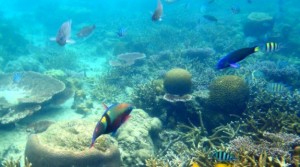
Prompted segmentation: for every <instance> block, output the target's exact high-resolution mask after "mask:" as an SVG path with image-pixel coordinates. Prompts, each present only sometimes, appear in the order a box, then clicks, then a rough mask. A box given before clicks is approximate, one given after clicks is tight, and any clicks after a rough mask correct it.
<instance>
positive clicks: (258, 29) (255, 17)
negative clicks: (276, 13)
mask: <svg viewBox="0 0 300 167" xmlns="http://www.w3.org/2000/svg"><path fill="white" fill-rule="evenodd" d="M247 18H248V19H247V21H246V22H245V23H244V25H243V31H244V34H245V36H254V37H260V36H262V35H265V34H266V33H268V32H272V29H273V26H274V19H273V17H272V16H270V15H269V14H267V13H262V12H252V13H250V14H249V15H248V17H247Z"/></svg>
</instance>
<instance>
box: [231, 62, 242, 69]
mask: <svg viewBox="0 0 300 167" xmlns="http://www.w3.org/2000/svg"><path fill="white" fill-rule="evenodd" d="M230 67H233V68H239V67H240V65H239V64H237V63H232V64H230Z"/></svg>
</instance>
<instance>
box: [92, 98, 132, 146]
mask: <svg viewBox="0 0 300 167" xmlns="http://www.w3.org/2000/svg"><path fill="white" fill-rule="evenodd" d="M103 105H104V107H105V112H104V114H103V115H102V117H101V119H100V120H99V121H98V122H97V125H96V127H95V129H94V133H93V137H92V143H91V146H90V148H91V147H93V146H94V144H95V141H96V139H97V138H98V137H99V136H101V135H102V134H108V133H111V132H113V133H115V132H116V131H117V130H118V128H119V127H120V126H121V125H122V124H123V123H124V122H125V121H126V120H127V119H128V118H129V116H130V115H129V114H130V113H131V111H132V110H133V106H132V105H130V104H127V103H119V104H114V105H112V106H110V107H107V106H106V105H105V104H103Z"/></svg>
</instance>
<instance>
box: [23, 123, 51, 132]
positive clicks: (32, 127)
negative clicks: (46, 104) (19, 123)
mask: <svg viewBox="0 0 300 167" xmlns="http://www.w3.org/2000/svg"><path fill="white" fill-rule="evenodd" d="M52 124H54V122H53V121H47V120H43V121H37V122H33V123H31V124H29V125H28V126H27V127H26V132H30V133H42V132H44V131H46V130H47V129H48V128H49V126H51V125H52Z"/></svg>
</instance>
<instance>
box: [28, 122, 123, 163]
mask: <svg viewBox="0 0 300 167" xmlns="http://www.w3.org/2000/svg"><path fill="white" fill-rule="evenodd" d="M94 126H95V125H94V122H92V121H83V120H74V121H69V122H60V123H56V124H53V125H52V126H50V127H49V128H48V129H47V130H46V131H45V132H43V133H40V134H33V135H31V136H30V137H29V138H28V141H27V144H26V149H25V156H26V157H27V158H28V160H29V161H30V162H31V163H32V167H41V166H49V167H50V166H51V167H62V166H76V167H86V166H90V167H107V166H111V167H119V166H120V165H121V159H120V152H119V149H118V148H117V146H116V141H114V140H113V139H112V138H111V137H109V136H108V135H103V136H101V137H99V138H98V140H97V141H96V143H95V147H94V148H91V149H89V145H90V142H91V133H92V132H93V129H94Z"/></svg>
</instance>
